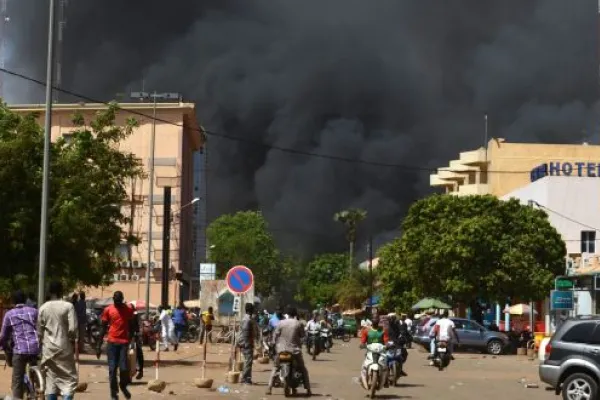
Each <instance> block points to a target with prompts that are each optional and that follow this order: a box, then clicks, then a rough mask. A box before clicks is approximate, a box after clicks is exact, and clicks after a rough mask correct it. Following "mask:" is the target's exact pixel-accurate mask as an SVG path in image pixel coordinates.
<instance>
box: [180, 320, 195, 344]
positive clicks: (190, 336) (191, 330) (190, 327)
mask: <svg viewBox="0 0 600 400" xmlns="http://www.w3.org/2000/svg"><path fill="white" fill-rule="evenodd" d="M198 339H200V328H199V326H198V323H197V321H194V320H190V321H189V322H188V324H187V326H186V328H185V330H184V331H183V333H182V334H181V338H180V339H179V341H180V342H181V343H186V342H189V343H195V342H197V341H198Z"/></svg>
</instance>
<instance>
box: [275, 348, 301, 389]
mask: <svg viewBox="0 0 600 400" xmlns="http://www.w3.org/2000/svg"><path fill="white" fill-rule="evenodd" d="M279 381H280V382H281V384H282V386H283V394H284V395H285V397H289V396H290V395H292V394H293V395H295V394H296V391H297V389H298V387H300V385H303V384H304V375H302V372H301V371H300V370H299V369H298V366H297V365H296V362H295V361H294V356H293V355H292V353H288V352H282V353H279Z"/></svg>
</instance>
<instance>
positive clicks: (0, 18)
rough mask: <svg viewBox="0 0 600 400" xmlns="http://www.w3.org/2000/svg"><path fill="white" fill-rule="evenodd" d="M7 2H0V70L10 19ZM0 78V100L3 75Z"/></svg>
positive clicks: (0, 0)
mask: <svg viewBox="0 0 600 400" xmlns="http://www.w3.org/2000/svg"><path fill="white" fill-rule="evenodd" d="M7 2H8V0H0V68H6V48H7V44H6V43H7V41H8V39H7V36H8V22H9V21H10V18H9V16H8V5H7ZM0 74H2V77H1V78H0V98H2V97H3V96H4V77H5V76H6V75H4V74H3V73H2V72H0Z"/></svg>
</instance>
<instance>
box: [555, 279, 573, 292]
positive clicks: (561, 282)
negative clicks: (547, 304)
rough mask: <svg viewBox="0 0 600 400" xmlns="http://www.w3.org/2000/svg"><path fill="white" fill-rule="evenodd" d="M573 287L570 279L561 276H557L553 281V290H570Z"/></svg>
mask: <svg viewBox="0 0 600 400" xmlns="http://www.w3.org/2000/svg"><path fill="white" fill-rule="evenodd" d="M574 286H575V285H574V283H573V281H572V280H571V279H568V278H565V277H563V276H559V277H557V278H556V279H555V280H554V289H555V290H572V289H573V287H574Z"/></svg>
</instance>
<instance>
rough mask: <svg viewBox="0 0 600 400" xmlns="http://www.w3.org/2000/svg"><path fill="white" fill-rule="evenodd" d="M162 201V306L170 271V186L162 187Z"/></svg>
mask: <svg viewBox="0 0 600 400" xmlns="http://www.w3.org/2000/svg"><path fill="white" fill-rule="evenodd" d="M163 190H164V196H163V198H164V201H163V238H162V240H163V245H162V249H163V250H162V281H161V296H160V304H161V305H162V306H163V307H167V306H168V305H169V275H170V273H171V262H170V259H169V257H170V253H171V218H172V215H171V187H170V186H165V187H164V189H163Z"/></svg>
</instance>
